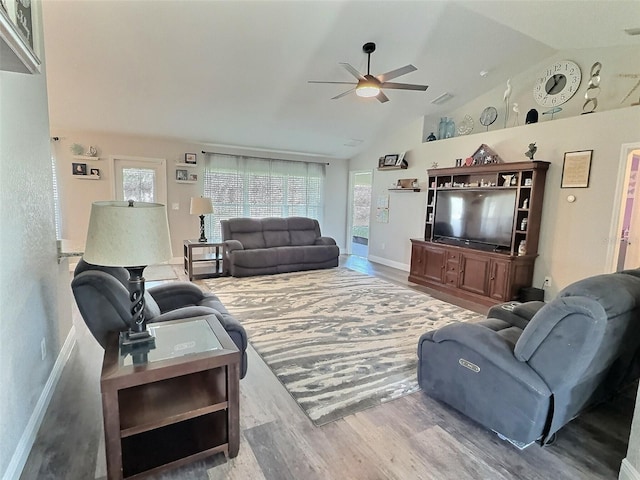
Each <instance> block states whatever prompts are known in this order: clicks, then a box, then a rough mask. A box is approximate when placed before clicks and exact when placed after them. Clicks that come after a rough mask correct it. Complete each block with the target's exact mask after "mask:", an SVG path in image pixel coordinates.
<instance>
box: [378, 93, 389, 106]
mask: <svg viewBox="0 0 640 480" xmlns="http://www.w3.org/2000/svg"><path fill="white" fill-rule="evenodd" d="M376 98H377V99H378V101H379V102H380V103H385V102H388V101H389V97H387V96H386V95H385V94H384V93H383V92H382V90H380V93H379V94H378V95H376Z"/></svg>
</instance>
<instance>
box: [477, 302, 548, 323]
mask: <svg viewBox="0 0 640 480" xmlns="http://www.w3.org/2000/svg"><path fill="white" fill-rule="evenodd" d="M544 306H545V303H544V302H538V301H534V302H526V303H520V302H506V303H501V304H499V305H494V306H493V307H491V308H490V309H489V312H488V313H487V318H497V319H499V320H504V321H505V322H507V323H509V324H511V325H514V326H516V327H518V328H521V329H522V330H524V328H525V327H526V326H527V324H528V323H529V321H530V320H531V319H532V318H533V316H534V315H535V314H536V313H538V311H539V310H540V309H541V308H542V307H544Z"/></svg>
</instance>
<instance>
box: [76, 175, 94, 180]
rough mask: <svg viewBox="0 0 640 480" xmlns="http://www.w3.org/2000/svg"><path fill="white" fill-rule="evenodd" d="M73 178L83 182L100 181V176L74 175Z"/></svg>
mask: <svg viewBox="0 0 640 480" xmlns="http://www.w3.org/2000/svg"><path fill="white" fill-rule="evenodd" d="M73 178H79V179H81V180H100V175H74V176H73Z"/></svg>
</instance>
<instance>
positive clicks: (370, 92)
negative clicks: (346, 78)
mask: <svg viewBox="0 0 640 480" xmlns="http://www.w3.org/2000/svg"><path fill="white" fill-rule="evenodd" d="M379 93H380V88H378V87H376V86H375V85H369V84H365V85H358V86H357V87H356V95H358V96H359V97H363V98H371V97H375V96H376V95H378V94H379Z"/></svg>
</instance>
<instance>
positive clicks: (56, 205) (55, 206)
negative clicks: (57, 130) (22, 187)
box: [51, 147, 62, 240]
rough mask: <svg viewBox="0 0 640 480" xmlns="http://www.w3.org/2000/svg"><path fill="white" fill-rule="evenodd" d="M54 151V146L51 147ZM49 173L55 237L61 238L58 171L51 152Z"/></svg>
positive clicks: (54, 157)
mask: <svg viewBox="0 0 640 480" xmlns="http://www.w3.org/2000/svg"><path fill="white" fill-rule="evenodd" d="M51 151H52V152H54V151H55V150H54V148H53V147H52V148H51ZM51 173H52V177H53V216H54V221H55V225H56V239H58V240H60V239H62V214H61V213H60V190H58V172H57V170H56V156H55V154H54V153H52V154H51Z"/></svg>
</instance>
